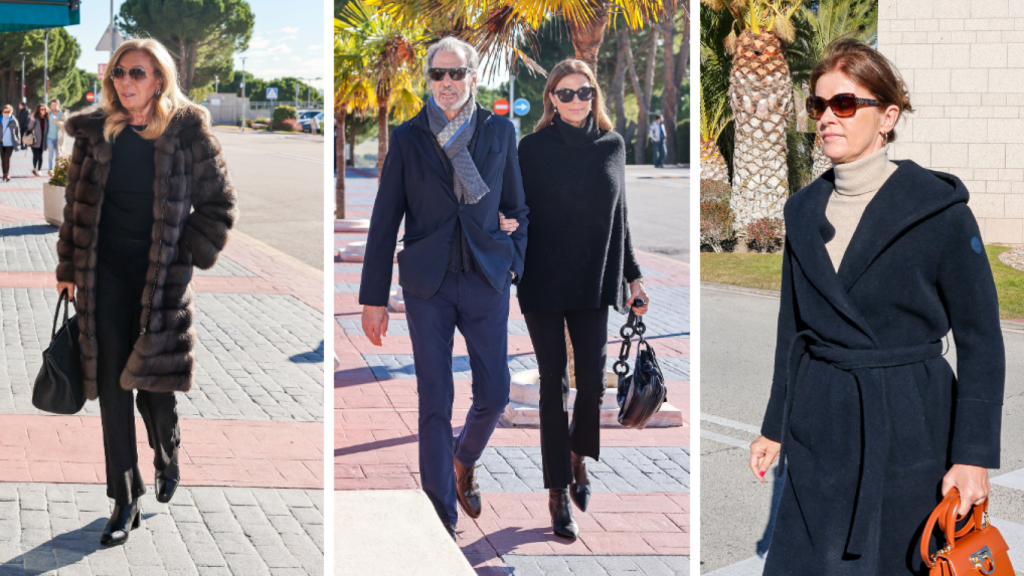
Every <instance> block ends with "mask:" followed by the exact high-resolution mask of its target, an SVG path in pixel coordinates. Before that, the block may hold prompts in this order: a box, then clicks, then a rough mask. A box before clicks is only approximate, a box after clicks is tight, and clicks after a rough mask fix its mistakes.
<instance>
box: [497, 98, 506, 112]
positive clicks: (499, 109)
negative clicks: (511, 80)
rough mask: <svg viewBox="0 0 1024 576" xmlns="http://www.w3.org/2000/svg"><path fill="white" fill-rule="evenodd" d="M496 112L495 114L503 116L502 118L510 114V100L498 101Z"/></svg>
mask: <svg viewBox="0 0 1024 576" xmlns="http://www.w3.org/2000/svg"><path fill="white" fill-rule="evenodd" d="M494 112H495V114H501V115H502V116H504V115H505V114H508V100H505V99H504V98H499V99H498V100H496V101H495V102H494Z"/></svg>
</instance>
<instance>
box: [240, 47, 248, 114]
mask: <svg viewBox="0 0 1024 576" xmlns="http://www.w3.org/2000/svg"><path fill="white" fill-rule="evenodd" d="M239 58H241V59H242V132H245V59H246V58H248V56H239Z"/></svg>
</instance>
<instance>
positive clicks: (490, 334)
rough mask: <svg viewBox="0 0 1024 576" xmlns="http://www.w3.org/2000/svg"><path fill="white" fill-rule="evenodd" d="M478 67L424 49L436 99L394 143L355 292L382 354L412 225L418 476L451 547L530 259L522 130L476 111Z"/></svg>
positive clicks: (496, 407) (494, 412) (473, 490)
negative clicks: (460, 386) (455, 361)
mask: <svg viewBox="0 0 1024 576" xmlns="http://www.w3.org/2000/svg"><path fill="white" fill-rule="evenodd" d="M479 64H480V57H479V55H478V54H477V51H476V49H475V48H473V46H471V45H469V44H467V43H465V42H463V41H461V40H459V39H457V38H455V37H452V36H449V37H446V38H443V39H441V40H440V41H438V42H437V43H435V44H433V45H432V46H431V47H430V48H429V49H428V50H427V76H428V78H429V84H430V89H431V93H432V95H431V96H430V98H428V99H427V102H426V104H424V105H423V109H422V110H420V112H419V113H418V114H417V115H416V116H415V117H414V118H413V119H412V120H410V121H408V122H406V123H404V124H402V125H401V126H399V127H398V128H395V131H394V132H393V133H392V137H391V143H390V144H391V145H390V149H389V150H388V155H387V158H386V159H385V161H384V170H383V171H382V172H381V179H380V188H379V190H378V192H377V199H376V201H375V202H374V205H373V216H372V217H371V219H370V232H369V236H368V237H367V240H366V251H365V256H364V258H363V276H362V281H361V283H360V285H359V303H360V304H362V305H363V317H362V324H363V331H364V333H365V334H366V336H367V338H369V340H370V342H372V343H373V344H375V345H377V346H381V345H382V341H381V338H382V336H385V335H386V334H387V328H388V312H387V303H388V296H389V292H390V287H391V270H392V266H393V264H392V262H393V261H394V259H395V242H396V240H397V236H398V228H399V226H400V224H401V223H402V219H403V218H404V219H405V238H404V248H403V250H402V251H401V252H399V254H398V267H399V278H400V282H401V284H402V290H403V294H404V295H405V317H406V320H407V321H408V325H409V338H410V340H411V341H412V349H413V358H414V363H415V366H416V387H417V391H418V392H419V462H420V477H421V478H422V483H423V490H424V492H426V493H427V496H428V497H429V498H430V501H431V503H433V505H434V509H435V510H436V511H437V515H438V516H439V517H440V519H441V522H442V523H443V524H444V526H445V528H446V529H447V530H448V533H449V535H451V537H452V539H455V525H456V523H457V522H458V519H459V514H458V509H457V507H458V505H460V504H461V505H462V508H463V510H465V511H466V514H468V515H469V516H470V517H471V518H477V517H479V516H480V513H481V511H482V506H483V502H482V495H481V492H480V485H479V483H478V482H477V480H476V471H475V466H476V463H477V461H478V460H479V459H480V456H481V455H482V454H483V451H484V448H486V447H487V442H488V441H489V440H490V438H491V434H492V433H493V432H494V427H495V426H496V425H497V424H498V419H499V418H500V417H501V414H502V412H503V411H504V410H505V406H506V405H507V404H508V395H509V386H510V377H509V372H508V313H509V296H510V294H511V286H512V283H513V282H515V281H516V280H517V278H518V276H519V275H520V274H521V273H522V270H523V254H524V252H525V251H526V228H527V221H526V214H527V209H526V205H525V204H524V202H523V185H522V179H521V177H520V175H519V160H518V158H517V156H516V132H515V127H514V126H513V125H512V122H511V121H509V120H508V119H507V118H503V117H501V116H498V115H497V114H492V113H491V112H490V111H488V110H485V109H484V108H483V107H481V106H480V105H479V104H477V102H476V98H475V97H474V95H475V92H476V83H477V80H478V77H477V70H478V68H479ZM342 168H343V169H344V166H343V167H342ZM502 212H503V213H505V214H508V215H509V216H510V219H509V220H508V221H507V222H506V224H504V225H502V223H501V221H500V219H499V214H500V213H502ZM456 327H458V328H459V332H461V333H462V335H463V336H465V338H466V346H467V347H468V349H469V356H470V358H472V362H471V363H470V367H471V369H472V372H473V404H472V406H471V407H470V409H469V413H468V414H467V415H466V423H465V426H463V428H462V432H461V433H460V434H459V435H458V436H455V437H453V436H452V402H453V401H454V396H455V383H454V380H453V377H452V346H453V343H454V337H455V328H456ZM456 502H458V504H457V503H456Z"/></svg>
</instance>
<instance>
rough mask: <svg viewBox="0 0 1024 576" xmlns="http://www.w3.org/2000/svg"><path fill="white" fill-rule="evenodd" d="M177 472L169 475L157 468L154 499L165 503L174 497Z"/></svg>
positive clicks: (177, 479)
mask: <svg viewBox="0 0 1024 576" xmlns="http://www.w3.org/2000/svg"><path fill="white" fill-rule="evenodd" d="M178 476H179V474H175V475H170V474H165V473H164V472H161V471H159V470H157V472H156V482H155V483H154V484H155V486H156V501H157V502H161V503H163V504H166V503H168V502H170V501H171V498H173V497H174V491H175V490H177V489H178V482H179V481H180V479H179V478H178Z"/></svg>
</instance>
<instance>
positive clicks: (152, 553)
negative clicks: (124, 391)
mask: <svg viewBox="0 0 1024 576" xmlns="http://www.w3.org/2000/svg"><path fill="white" fill-rule="evenodd" d="M29 159H30V155H29V154H28V153H26V152H18V153H16V154H15V155H14V159H13V164H14V166H13V169H12V171H11V174H12V181H11V182H10V183H4V184H2V185H0V318H2V327H0V340H2V342H3V346H0V575H2V576H8V575H17V576H23V575H29V574H59V575H63V574H69V575H83V574H111V575H121V574H124V575H128V574H132V575H136V574H146V575H149V574H154V575H155V574H173V575H185V574H202V575H207V574H209V575H217V576H220V575H237V576H241V575H250V574H267V575H275V576H276V575H281V576H285V575H292V574H296V575H298V574H317V575H320V574H323V569H324V558H323V550H324V547H323V542H324V532H323V522H324V512H323V502H324V498H323V434H324V431H323V355H324V346H323V333H322V330H323V328H322V327H323V311H324V306H323V278H322V275H321V274H320V273H319V271H313V270H312V269H310V268H309V267H307V266H305V265H301V264H296V263H295V262H294V261H293V260H292V259H290V258H288V257H287V256H284V255H282V254H280V253H278V252H277V251H275V250H273V249H269V248H267V247H266V246H264V245H263V244H262V243H260V242H259V241H257V240H254V239H251V238H248V237H246V236H244V235H241V234H237V235H235V237H234V238H233V239H232V240H231V242H229V243H228V246H227V248H226V250H225V252H224V254H223V256H222V258H221V259H220V261H219V262H218V264H217V266H215V267H214V268H213V269H212V270H209V271H197V274H196V276H195V280H194V282H193V289H194V290H195V292H196V298H195V316H196V332H197V335H198V341H197V345H196V349H195V352H196V365H197V368H196V386H195V387H194V388H193V390H192V391H191V392H189V393H187V394H178V395H177V396H176V398H177V402H178V413H179V415H180V416H181V418H182V420H181V434H182V450H181V453H180V455H179V462H180V464H181V472H182V487H181V488H179V490H178V492H177V493H176V494H175V496H174V500H173V501H172V502H171V503H170V505H165V504H159V503H157V502H156V500H155V499H154V497H153V495H152V491H151V492H150V494H147V495H146V496H144V497H143V499H142V503H141V505H142V510H143V529H141V530H138V531H133V532H132V535H131V537H130V539H129V541H128V543H127V544H126V545H125V546H123V547H120V548H113V549H103V548H100V547H99V532H100V531H101V530H102V529H103V526H104V524H105V523H106V519H107V518H108V517H109V515H110V509H111V504H112V503H111V501H110V500H109V499H108V498H107V497H106V495H105V492H106V490H105V486H104V482H105V469H104V466H103V443H102V436H101V428H100V422H99V416H98V415H99V406H98V403H96V402H89V403H87V404H86V407H85V409H84V410H82V412H80V413H79V414H77V415H75V416H56V415H50V414H45V413H42V412H40V411H38V410H36V409H35V408H34V407H32V405H31V392H32V382H33V381H34V379H35V375H36V374H37V372H38V371H39V367H40V364H41V360H42V350H43V349H44V348H45V347H46V346H47V345H48V343H49V338H50V328H51V323H52V320H53V310H54V308H55V306H56V302H57V295H56V293H55V291H54V289H53V286H54V282H55V280H54V277H53V270H54V269H55V267H56V261H57V255H56V236H57V228H55V227H53V226H50V225H49V224H47V223H46V222H45V221H43V215H42V209H43V194H42V185H43V182H44V180H43V179H42V178H34V177H32V176H31V174H30V171H29V168H28V166H29ZM240 192H241V193H244V191H240ZM244 217H245V215H244V214H243V215H242V218H244ZM136 426H137V433H138V439H139V442H140V444H139V446H138V449H139V462H140V468H141V469H142V474H143V477H144V478H146V479H147V480H148V481H150V482H151V481H152V478H153V468H152V465H151V462H152V460H153V453H152V451H151V450H150V448H149V446H148V445H147V443H146V434H145V428H144V426H143V425H142V421H141V419H137V420H136Z"/></svg>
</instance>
